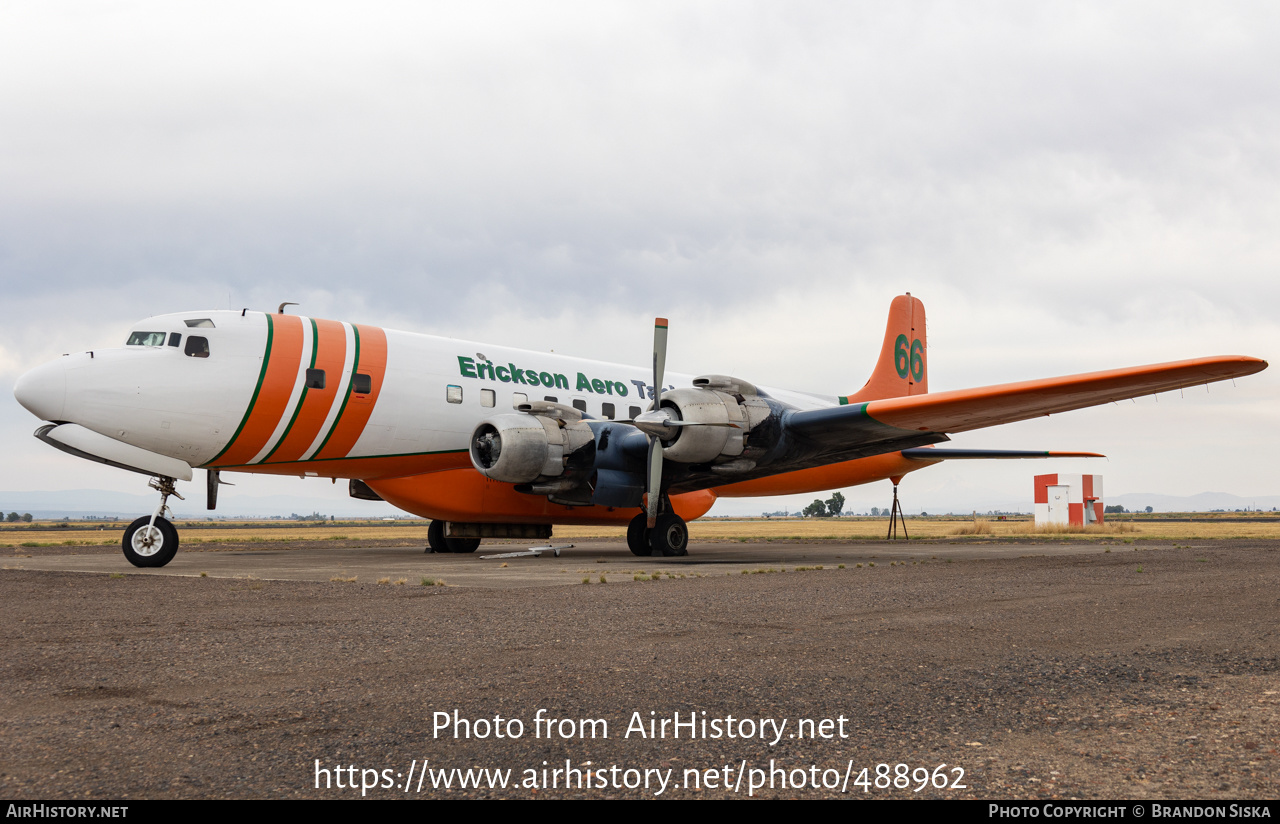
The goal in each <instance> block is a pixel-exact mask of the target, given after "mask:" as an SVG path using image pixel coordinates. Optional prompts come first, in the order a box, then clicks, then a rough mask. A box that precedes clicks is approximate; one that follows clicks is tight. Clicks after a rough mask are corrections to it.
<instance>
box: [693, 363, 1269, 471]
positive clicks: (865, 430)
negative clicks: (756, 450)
mask: <svg viewBox="0 0 1280 824" xmlns="http://www.w3.org/2000/svg"><path fill="white" fill-rule="evenodd" d="M1266 367H1267V362H1266V361H1263V360H1259V359H1257V358H1250V357H1243V356H1227V357H1215V358H1196V359H1194V360H1186V361H1176V362H1173V363H1160V364H1152V365H1150V366H1134V367H1130V368H1127V369H1112V370H1108V371H1105V372H1090V373H1086V374H1081V375H1066V376H1063V377H1058V378H1046V379H1043V380H1035V381H1022V382H1019V383H1007V384H999V385H996V386H984V387H979V388H976V389H964V390H959V391H954V392H938V393H936V394H919V395H908V396H904V397H897V398H887V399H883V400H873V401H866V402H863V403H846V404H843V405H841V406H833V407H830V408H827V409H814V410H808V411H798V410H786V411H783V412H782V413H781V414H779V415H778V416H777V419H776V420H777V427H776V429H773V430H772V431H773V432H774V433H775V434H774V435H773V436H772V437H770V438H769V445H768V447H767V451H768V456H767V457H766V458H765V459H764V460H759V461H758V462H757V463H755V465H753V466H751V467H749V468H746V469H745V470H744V471H742V472H740V473H734V474H733V476H732V478H731V479H730V478H727V477H725V475H724V474H723V473H721V474H720V476H719V477H713V475H712V473H710V472H708V471H705V470H703V469H702V468H698V467H690V468H688V469H686V470H684V471H682V472H681V473H680V474H679V476H678V477H677V478H676V479H675V480H674V482H673V484H672V488H673V489H675V490H678V491H686V490H692V489H701V488H707V487H712V486H719V485H722V484H725V483H734V482H739V481H748V480H754V479H758V478H764V477H768V476H770V475H777V474H780V473H784V472H794V471H797V470H802V469H809V468H813V467H819V466H827V465H830V464H834V463H839V462H841V461H849V460H854V459H856V458H865V457H870V456H873V455H883V454H886V453H891V452H899V451H901V452H902V453H903V455H904V456H905V457H908V458H911V459H914V460H919V461H922V462H923V461H939V460H947V459H960V458H967V459H978V458H988V459H990V458H1048V457H1094V454H1093V453H1064V452H994V451H983V450H934V449H928V448H923V449H922V448H920V447H928V446H930V445H932V444H937V443H942V442H944V441H947V440H950V439H949V438H948V434H949V433H955V432H967V431H969V430H972V429H981V428H983V427H987V426H997V425H999V424H1004V423H1013V422H1015V421H1022V420H1027V419H1028V418H1035V417H1039V416H1041V415H1052V414H1054V413H1057V412H1066V411H1068V410H1071V409H1082V408H1084V407H1088V406H1097V405H1099V404H1104V403H1109V402H1111V401H1118V400H1124V399H1127V398H1135V397H1139V396H1142V395H1151V394H1154V393H1156V392H1167V391H1170V390H1173V389H1180V388H1183V387H1188V386H1199V385H1201V384H1207V383H1212V382H1214V381H1221V380H1227V379H1229V378H1235V377H1241V376H1244V375H1251V374H1253V373H1255V372H1260V371H1262V370H1263V369H1265V368H1266ZM761 434H765V433H761ZM750 440H751V442H752V443H755V442H756V440H757V438H756V433H755V432H753V433H752V435H751V438H750ZM761 440H763V439H761Z"/></svg>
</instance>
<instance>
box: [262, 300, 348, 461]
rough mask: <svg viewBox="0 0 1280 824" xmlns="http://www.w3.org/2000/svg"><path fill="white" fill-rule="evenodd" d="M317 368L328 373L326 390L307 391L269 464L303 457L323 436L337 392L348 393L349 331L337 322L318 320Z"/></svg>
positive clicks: (325, 384)
mask: <svg viewBox="0 0 1280 824" xmlns="http://www.w3.org/2000/svg"><path fill="white" fill-rule="evenodd" d="M314 323H315V325H316V332H317V336H316V352H315V364H316V365H315V368H316V369H323V370H324V373H325V383H324V389H314V388H312V389H308V390H307V395H306V397H305V398H304V399H303V400H302V408H301V409H299V410H298V412H297V416H296V417H295V418H294V421H293V426H292V428H290V429H289V432H288V434H286V435H285V436H284V441H283V442H281V444H280V446H278V447H277V448H276V450H275V452H273V453H272V454H271V457H269V458H268V459H267V462H269V463H288V462H289V461H296V460H297V459H298V458H301V457H302V455H303V453H305V452H306V451H307V449H308V448H310V446H311V444H313V443H314V442H315V440H316V436H317V435H318V434H320V427H321V426H323V425H324V420H325V418H326V417H328V415H329V408H330V407H331V406H332V405H333V402H334V398H336V397H337V396H338V390H339V389H341V390H342V391H343V392H345V391H346V386H347V384H346V381H344V380H343V379H342V378H343V375H342V366H343V364H344V363H345V362H346V357H347V332H346V329H344V328H343V326H342V324H341V323H339V322H338V321H336V320H316V321H314Z"/></svg>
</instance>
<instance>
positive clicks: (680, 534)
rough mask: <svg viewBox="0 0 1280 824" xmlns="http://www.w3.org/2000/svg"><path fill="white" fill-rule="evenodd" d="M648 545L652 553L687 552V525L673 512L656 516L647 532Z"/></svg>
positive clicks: (672, 554)
mask: <svg viewBox="0 0 1280 824" xmlns="http://www.w3.org/2000/svg"><path fill="white" fill-rule="evenodd" d="M649 546H650V547H652V548H653V554H654V555H666V556H668V557H670V556H674V555H688V554H689V527H688V526H687V525H686V524H685V522H684V519H683V518H681V517H680V516H679V515H676V514H675V513H674V512H668V513H666V514H663V515H659V516H658V522H657V523H656V524H655V525H654V527H653V529H652V530H650V532H649Z"/></svg>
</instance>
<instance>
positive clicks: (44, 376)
mask: <svg viewBox="0 0 1280 824" xmlns="http://www.w3.org/2000/svg"><path fill="white" fill-rule="evenodd" d="M13 396H14V397H15V398H17V399H18V403H20V404H22V405H23V406H24V407H26V409H27V411H28V412H30V413H31V414H32V415H35V416H36V417H37V418H40V419H41V420H45V421H60V420H63V417H62V414H63V408H64V407H65V406H66V401H67V370H66V367H65V366H64V365H63V360H62V358H59V359H58V360H55V361H50V362H49V363H46V364H43V365H41V366H37V367H36V368H35V369H32V370H31V371H30V372H28V373H26V374H25V375H23V376H22V377H20V378H18V382H17V383H16V384H14V386H13Z"/></svg>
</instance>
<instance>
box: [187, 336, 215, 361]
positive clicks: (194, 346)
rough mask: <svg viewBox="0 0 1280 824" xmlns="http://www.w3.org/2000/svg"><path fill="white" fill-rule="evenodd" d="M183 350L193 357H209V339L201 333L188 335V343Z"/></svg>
mask: <svg viewBox="0 0 1280 824" xmlns="http://www.w3.org/2000/svg"><path fill="white" fill-rule="evenodd" d="M182 351H183V352H185V353H186V354H188V355H190V356H191V357H193V358H207V357H209V339H208V338H202V337H200V336H199V335H188V336H187V345H186V346H185V347H183V349H182Z"/></svg>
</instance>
